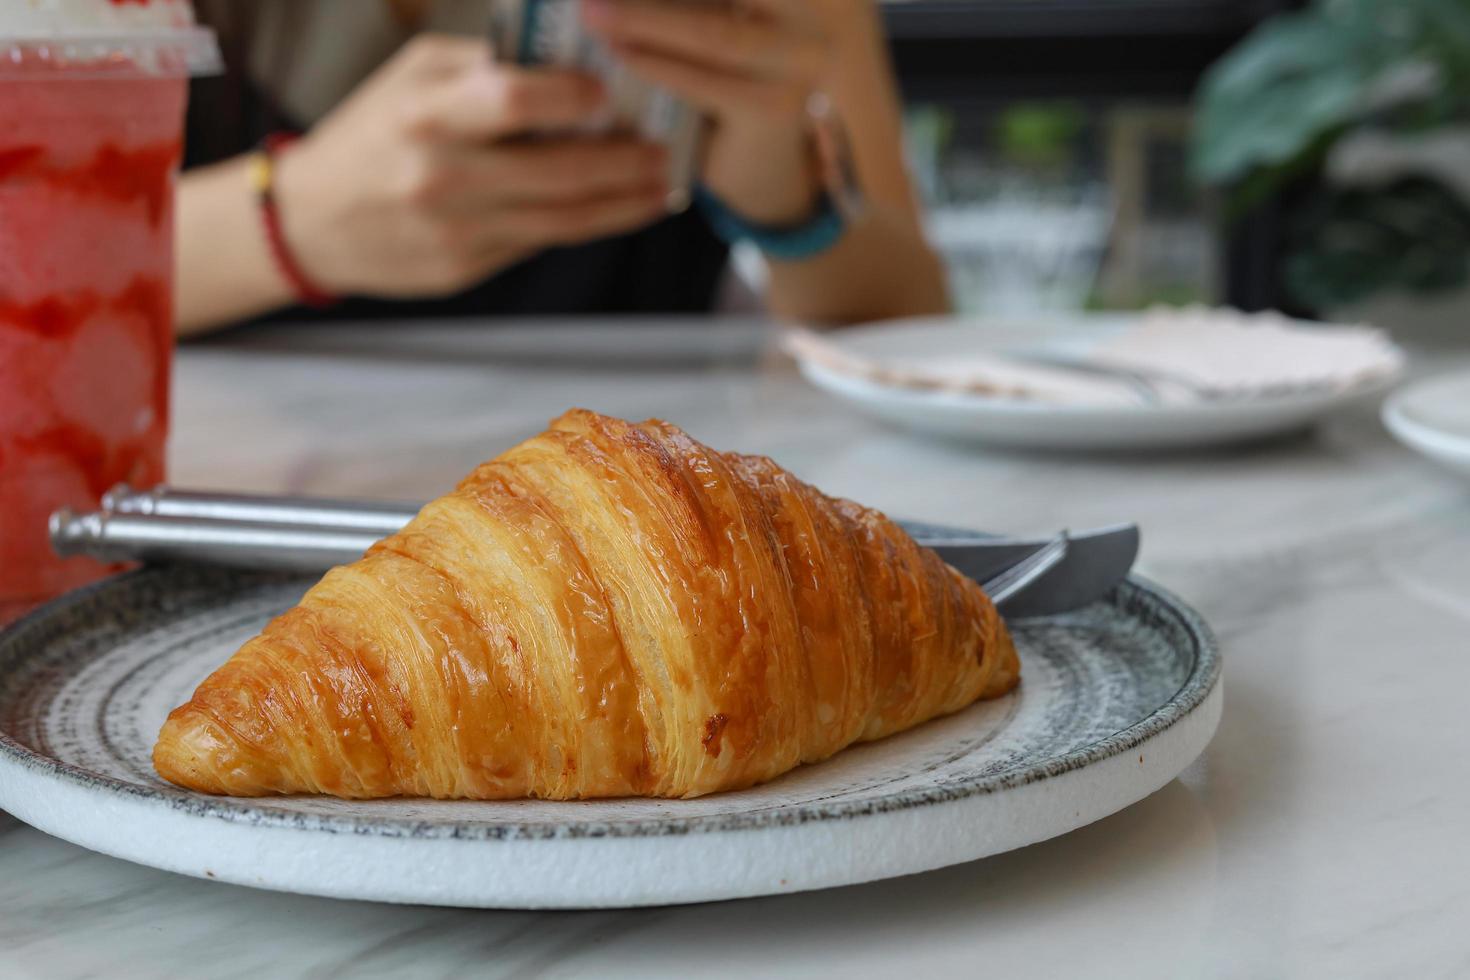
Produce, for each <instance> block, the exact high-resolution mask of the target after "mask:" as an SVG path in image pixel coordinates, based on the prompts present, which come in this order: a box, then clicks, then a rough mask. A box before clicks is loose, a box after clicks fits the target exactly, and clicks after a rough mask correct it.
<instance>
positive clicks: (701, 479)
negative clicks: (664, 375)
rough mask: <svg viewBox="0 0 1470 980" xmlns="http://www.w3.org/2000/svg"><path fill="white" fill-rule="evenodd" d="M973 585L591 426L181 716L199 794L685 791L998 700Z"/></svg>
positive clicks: (365, 566)
mask: <svg viewBox="0 0 1470 980" xmlns="http://www.w3.org/2000/svg"><path fill="white" fill-rule="evenodd" d="M1018 671H1019V665H1018V662H1017V659H1016V652H1015V649H1014V647H1013V646H1012V644H1011V640H1010V636H1009V634H1008V633H1007V632H1006V628H1005V626H1004V625H1003V624H1002V622H1001V620H1000V617H999V616H998V615H997V614H996V611H995V607H994V606H993V605H992V604H991V603H990V601H989V600H988V599H987V598H986V597H985V595H984V594H983V593H982V592H981V591H980V588H979V586H977V585H975V584H974V583H973V582H971V581H969V580H968V579H966V578H964V577H963V576H961V575H960V574H959V573H958V572H956V571H954V570H953V569H951V568H950V567H949V566H948V565H946V564H944V562H942V561H941V560H940V559H939V558H938V556H936V555H935V554H934V553H933V552H931V551H929V550H928V549H925V548H921V547H919V546H918V545H916V544H915V543H914V542H913V541H912V540H911V539H910V538H909V537H908V535H906V534H905V533H904V532H903V531H902V530H900V529H899V528H898V527H897V526H896V525H894V524H893V523H892V522H891V521H889V520H888V519H887V518H886V517H884V516H883V515H882V514H879V513H878V512H876V511H873V510H868V509H866V508H864V507H860V506H858V505H857V504H854V503H851V502H850V501H846V500H837V499H833V498H831V497H827V496H824V495H823V494H821V493H820V492H818V491H817V490H815V489H813V488H812V487H810V486H807V485H806V484H804V483H802V482H800V481H799V480H797V479H795V478H794V477H792V476H791V474H789V473H787V472H786V471H785V470H783V469H781V468H780V467H779V466H777V465H776V464H775V463H772V462H771V461H770V460H768V459H764V458H761V457H754V456H740V455H735V454H730V453H718V452H715V451H713V450H711V449H709V448H707V447H706V446H704V445H702V444H700V443H698V442H696V441H695V440H693V439H691V438H690V437H689V436H688V435H686V434H685V433H684V432H683V431H681V430H680V429H678V428H676V427H674V426H672V425H668V424H666V423H663V422H657V421H650V422H645V423H643V424H641V425H634V424H631V423H628V422H623V421H620V420H618V419H613V418H607V417H604V416H601V415H596V414H594V413H591V412H586V411H572V412H569V413H567V414H566V415H564V416H562V417H561V418H559V419H557V420H556V421H555V422H554V423H553V424H552V427H551V429H550V430H549V431H547V432H544V433H542V434H541V435H539V436H537V437H535V438H534V439H531V440H529V441H527V442H524V443H522V444H521V445H519V446H516V447H515V448H514V449H511V450H510V451H509V452H506V453H505V454H503V455H501V456H500V457H498V458H497V459H494V460H492V461H490V462H488V463H485V464H483V465H482V466H480V467H479V468H478V469H477V470H475V472H474V473H472V474H470V476H469V477H468V478H466V479H465V480H464V482H462V483H461V484H460V485H459V487H458V488H457V489H456V490H455V491H454V492H453V493H451V494H449V495H447V496H444V497H440V498H439V499H438V500H435V501H434V502H433V503H431V504H429V505H428V506H427V507H425V508H424V509H423V511H422V512H421V513H420V514H419V515H418V517H417V518H415V519H414V521H413V522H412V523H411V524H409V525H408V526H407V527H406V528H404V529H403V530H402V531H401V532H399V533H397V534H395V535H393V536H392V537H389V538H387V539H385V540H383V541H381V542H379V543H378V544H377V545H376V546H374V547H373V548H372V550H371V551H369V552H368V554H367V555H366V556H365V557H363V558H362V559H361V560H360V561H357V562H354V563H353V564H351V565H346V566H343V567H341V568H336V569H334V570H332V571H331V572H329V573H327V575H326V577H324V578H323V579H322V580H321V582H320V583H318V584H317V585H316V586H315V587H313V588H312V589H311V591H309V592H307V594H306V596H305V597H304V598H303V599H302V600H301V604H300V605H298V606H297V607H296V608H294V609H292V610H290V611H289V612H287V613H285V614H284V615H282V616H280V617H279V618H277V619H276V620H274V621H273V622H271V623H270V624H269V625H268V626H267V627H266V628H265V631H264V632H262V633H261V634H260V635H259V636H257V637H255V638H254V639H252V640H250V641H249V642H248V643H246V644H245V645H244V646H243V647H241V649H240V651H239V652H238V653H236V654H235V655H234V656H233V657H232V658H231V659H230V660H229V661H228V662H227V663H226V664H225V665H224V666H223V667H221V668H220V669H219V670H217V671H215V673H214V674H213V675H211V676H210V677H209V678H208V679H207V680H205V681H204V683H203V684H201V685H200V687H199V689H198V690H197V691H196V692H195V693H194V697H193V699H192V700H190V701H189V702H188V703H187V704H185V705H183V706H182V707H180V708H177V709H175V710H174V712H173V713H172V714H171V715H169V718H168V721H167V723H166V724H165V725H164V726H163V732H162V734H161V735H160V736H159V740H158V745H157V746H156V747H155V749H154V752H153V761H154V765H156V766H157V768H158V771H159V773H161V774H162V775H163V776H164V778H166V779H168V780H170V781H172V782H174V783H177V784H179V785H181V786H185V787H188V788H191V789H196V790H202V791H204V792H207V793H225V794H233V795H236V796H259V795H266V794H272V793H329V794H332V795H335V796H342V797H352V798H368V797H384V796H400V795H402V796H432V797H439V798H459V799H481V800H488V799H507V798H514V797H527V796H534V797H543V798H548V799H577V798H589V797H609V796H662V797H692V796H700V795H702V794H705V793H712V792H716V791H719V790H728V789H736V788H739V787H744V786H750V785H752V784H754V783H759V782H761V781H763V780H767V779H772V778H774V777H776V776H779V775H780V774H782V773H784V772H786V771H787V770H789V769H791V768H793V767H795V766H797V765H799V764H800V763H804V762H816V761H818V760H820V759H825V758H827V757H828V756H830V755H832V754H833V753H834V752H837V751H839V750H840V749H842V748H843V747H845V746H848V745H851V744H852V743H854V742H859V741H865V740H868V739H876V738H882V737H883V736H885V735H890V734H892V733H894V732H900V731H903V730H904V729H907V728H910V727H912V726H914V725H917V724H919V723H920V722H923V721H925V720H927V719H930V718H933V717H935V716H937V715H942V714H945V713H947V712H952V711H956V710H958V709H960V708H962V707H964V706H966V705H968V704H970V703H971V702H973V701H975V700H976V699H977V698H982V697H995V696H998V695H1000V694H1003V693H1005V692H1006V691H1008V690H1010V689H1011V687H1013V686H1014V685H1015V683H1016V680H1017V676H1018Z"/></svg>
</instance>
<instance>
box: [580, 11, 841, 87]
mask: <svg viewBox="0 0 1470 980" xmlns="http://www.w3.org/2000/svg"><path fill="white" fill-rule="evenodd" d="M582 15H583V20H584V21H585V23H586V24H587V26H588V27H590V28H591V29H592V30H593V31H595V32H597V33H599V34H600V35H602V37H603V38H604V39H606V40H607V41H608V42H609V43H611V44H613V45H615V46H617V47H633V48H642V49H647V50H650V51H653V52H656V53H660V54H664V55H670V56H674V57H678V58H682V59H683V60H685V61H688V62H691V63H694V64H703V65H709V66H711V67H719V68H724V69H726V70H727V71H730V72H734V73H744V74H750V75H757V76H766V77H779V78H793V79H800V80H804V81H808V82H814V81H815V80H816V79H818V78H819V77H820V76H821V75H822V73H823V72H824V71H825V68H826V45H825V44H824V43H823V41H822V40H821V38H819V37H817V36H808V35H805V34H801V33H797V32H796V31H794V30H793V29H792V28H791V25H790V24H788V23H783V22H782V21H779V20H776V19H773V18H771V17H767V16H759V17H753V16H745V15H742V13H741V12H740V9H738V8H732V7H727V6H720V7H713V6H703V5H693V4H677V3H664V2H657V0H653V2H649V0H583V3H582Z"/></svg>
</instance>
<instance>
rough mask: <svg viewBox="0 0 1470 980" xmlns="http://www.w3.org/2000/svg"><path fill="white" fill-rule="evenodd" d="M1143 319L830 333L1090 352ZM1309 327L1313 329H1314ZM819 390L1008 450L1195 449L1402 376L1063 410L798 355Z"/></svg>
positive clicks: (881, 343)
mask: <svg viewBox="0 0 1470 980" xmlns="http://www.w3.org/2000/svg"><path fill="white" fill-rule="evenodd" d="M1137 322H1138V315H1137V314H1127V313H1122V314H1112V313H1108V314H1101V313H1099V314H1069V315H1061V314H1058V315H1055V316H1051V315H1049V316H1046V317H1037V318H1035V319H1024V318H1022V319H1017V318H984V319H964V320H959V319H954V318H949V317H946V318H936V319H924V320H916V321H903V322H899V321H893V322H888V323H883V324H877V325H874V326H867V327H855V328H852V329H849V330H841V331H834V332H831V333H828V334H824V339H825V340H827V341H830V342H832V343H834V344H836V345H838V346H839V347H841V348H842V349H843V350H844V351H847V352H850V353H852V354H853V355H855V356H857V357H860V358H863V359H867V360H871V361H875V362H878V363H884V364H887V363H895V362H897V363H902V362H903V361H904V360H920V359H924V358H931V359H932V358H936V357H943V356H955V355H957V354H961V353H963V352H966V351H973V352H995V353H1001V354H1004V353H1025V352H1027V351H1036V352H1053V353H1063V354H1068V355H1078V354H1083V353H1085V352H1086V351H1087V350H1088V348H1089V347H1091V346H1092V345H1095V344H1098V343H1100V342H1101V341H1103V340H1104V339H1107V338H1109V337H1112V336H1115V335H1116V334H1118V333H1119V332H1121V331H1123V330H1126V329H1128V328H1129V327H1132V326H1134V325H1135V324H1136V323H1137ZM1303 326H1305V327H1307V328H1310V327H1311V326H1312V325H1311V324H1306V323H1304V324H1303ZM798 364H799V366H800V369H801V372H802V374H803V375H804V376H805V377H806V378H807V380H808V381H810V382H811V383H812V384H814V385H816V386H817V387H819V388H821V389H823V390H824V391H826V392H828V393H830V394H832V395H835V396H836V397H838V398H840V399H842V400H844V401H846V402H848V403H849V404H851V405H852V406H853V407H855V408H857V409H859V410H860V411H863V412H865V413H867V414H869V415H872V416H874V417H876V418H880V419H883V420H885V421H888V422H893V423H897V424H899V425H903V426H906V427H908V428H912V429H914V430H916V431H920V432H926V433H930V434H933V435H938V436H944V437H948V438H957V439H964V440H968V441H974V442H981V443H988V444H993V445H1000V446H1009V447H1016V448H1029V449H1047V450H1083V451H1108V450H1163V449H1190V448H1196V447H1203V446H1213V445H1219V444H1224V443H1231V442H1241V441H1245V440H1249V439H1258V438H1262V437H1265V436H1271V435H1277V434H1280V433H1286V432H1292V431H1295V430H1299V429H1304V428H1306V427H1308V426H1310V425H1312V424H1313V423H1315V422H1317V421H1319V420H1320V419H1322V418H1323V417H1325V416H1327V415H1329V414H1331V413H1332V412H1335V411H1338V410H1340V409H1342V408H1344V407H1347V406H1350V405H1353V404H1356V403H1359V402H1362V401H1364V400H1367V399H1372V398H1374V397H1379V396H1381V395H1383V394H1384V393H1385V392H1386V391H1388V389H1389V388H1391V387H1392V385H1393V384H1394V382H1395V381H1396V380H1397V374H1396V373H1395V374H1393V375H1390V376H1386V377H1383V378H1380V379H1375V380H1373V381H1369V382H1363V383H1359V384H1357V385H1353V386H1349V387H1345V388H1341V389H1324V390H1316V391H1299V392H1291V393H1286V394H1269V395H1264V394H1263V395H1259V396H1254V397H1249V398H1236V399H1228V400H1214V401H1200V402H1191V403H1187V404H1164V405H1144V404H1141V403H1140V404H1137V405H1125V404H1120V405H1113V406H1101V405H1099V406H1090V405H1064V404H1051V403H1047V402H1043V401H1038V400H1031V401H1027V400H1022V399H1016V398H1005V397H991V396H986V395H981V394H974V393H970V392H963V391H942V390H941V391H926V390H921V389H917V388H909V387H900V386H896V385H890V384H885V383H883V382H881V381H875V380H873V379H871V378H867V377H862V376H859V375H857V374H854V373H849V372H845V371H841V370H837V369H834V368H833V367H831V366H829V365H827V364H823V363H818V362H817V361H814V360H811V359H808V358H801V357H798Z"/></svg>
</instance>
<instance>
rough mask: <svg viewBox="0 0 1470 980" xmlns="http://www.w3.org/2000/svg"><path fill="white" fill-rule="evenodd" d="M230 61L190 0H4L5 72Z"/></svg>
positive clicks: (122, 70) (115, 71)
mask: <svg viewBox="0 0 1470 980" xmlns="http://www.w3.org/2000/svg"><path fill="white" fill-rule="evenodd" d="M223 67H224V65H223V62H222V61H221V59H220V53H219V44H218V42H217V41H216V40H215V36H214V32H213V31H211V30H209V29H208V28H204V27H200V26H198V24H197V22H196V21H195V18H194V5H193V3H191V2H190V0H126V2H121V0H0V78H14V77H17V76H24V77H26V78H35V77H37V75H38V74H39V75H42V76H44V75H46V74H48V73H55V75H56V76H57V77H66V78H130V77H137V76H139V75H150V76H167V77H179V76H185V75H209V74H214V73H217V72H219V71H220V70H222V68H223Z"/></svg>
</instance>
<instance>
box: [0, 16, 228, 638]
mask: <svg viewBox="0 0 1470 980" xmlns="http://www.w3.org/2000/svg"><path fill="white" fill-rule="evenodd" d="M192 22H193V15H192V12H191V10H190V8H189V5H188V3H187V2H183V0H4V5H3V6H0V622H3V621H4V620H6V619H8V618H10V617H11V616H14V615H15V614H16V613H18V612H19V611H21V610H22V609H23V608H25V607H26V606H28V605H31V604H33V603H35V602H37V601H40V600H42V599H46V598H49V597H52V596H55V595H57V594H59V593H61V592H63V591H65V590H66V589H69V588H72V587H75V586H77V585H80V584H82V583H84V582H87V581H89V580H91V579H94V578H97V577H99V576H100V575H102V574H104V573H105V572H106V571H107V570H108V569H107V567H106V566H104V565H102V564H100V563H98V562H95V561H91V560H89V559H83V558H72V559H66V560H62V559H59V558H57V557H56V556H55V555H53V554H52V552H51V548H50V546H49V543H48V541H47V537H46V523H47V516H48V515H49V514H50V512H51V511H53V510H55V509H56V508H58V507H63V506H67V507H73V508H94V507H96V506H97V502H98V498H99V497H100V495H101V494H102V492H103V491H105V490H106V489H107V488H108V487H109V486H111V485H112V484H114V483H117V482H119V481H123V480H126V481H128V482H130V483H136V484H141V485H144V486H146V485H150V484H153V483H156V482H158V481H160V480H161V479H162V478H163V464H164V455H163V453H164V437H165V435H166V433H167V429H168V394H169V363H170V358H171V351H172V346H173V322H172V293H173V182H174V174H175V171H176V169H177V166H178V162H179V157H180V149H181V139H182V129H183V114H184V106H185V100H186V95H187V84H188V74H189V71H190V68H191V67H197V66H200V65H201V64H202V63H203V62H205V61H207V60H208V59H209V57H210V56H211V55H212V52H213V50H214V49H213V41H212V38H210V37H209V35H208V34H207V33H206V32H202V31H199V30H197V29H194V28H193V27H192Z"/></svg>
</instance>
